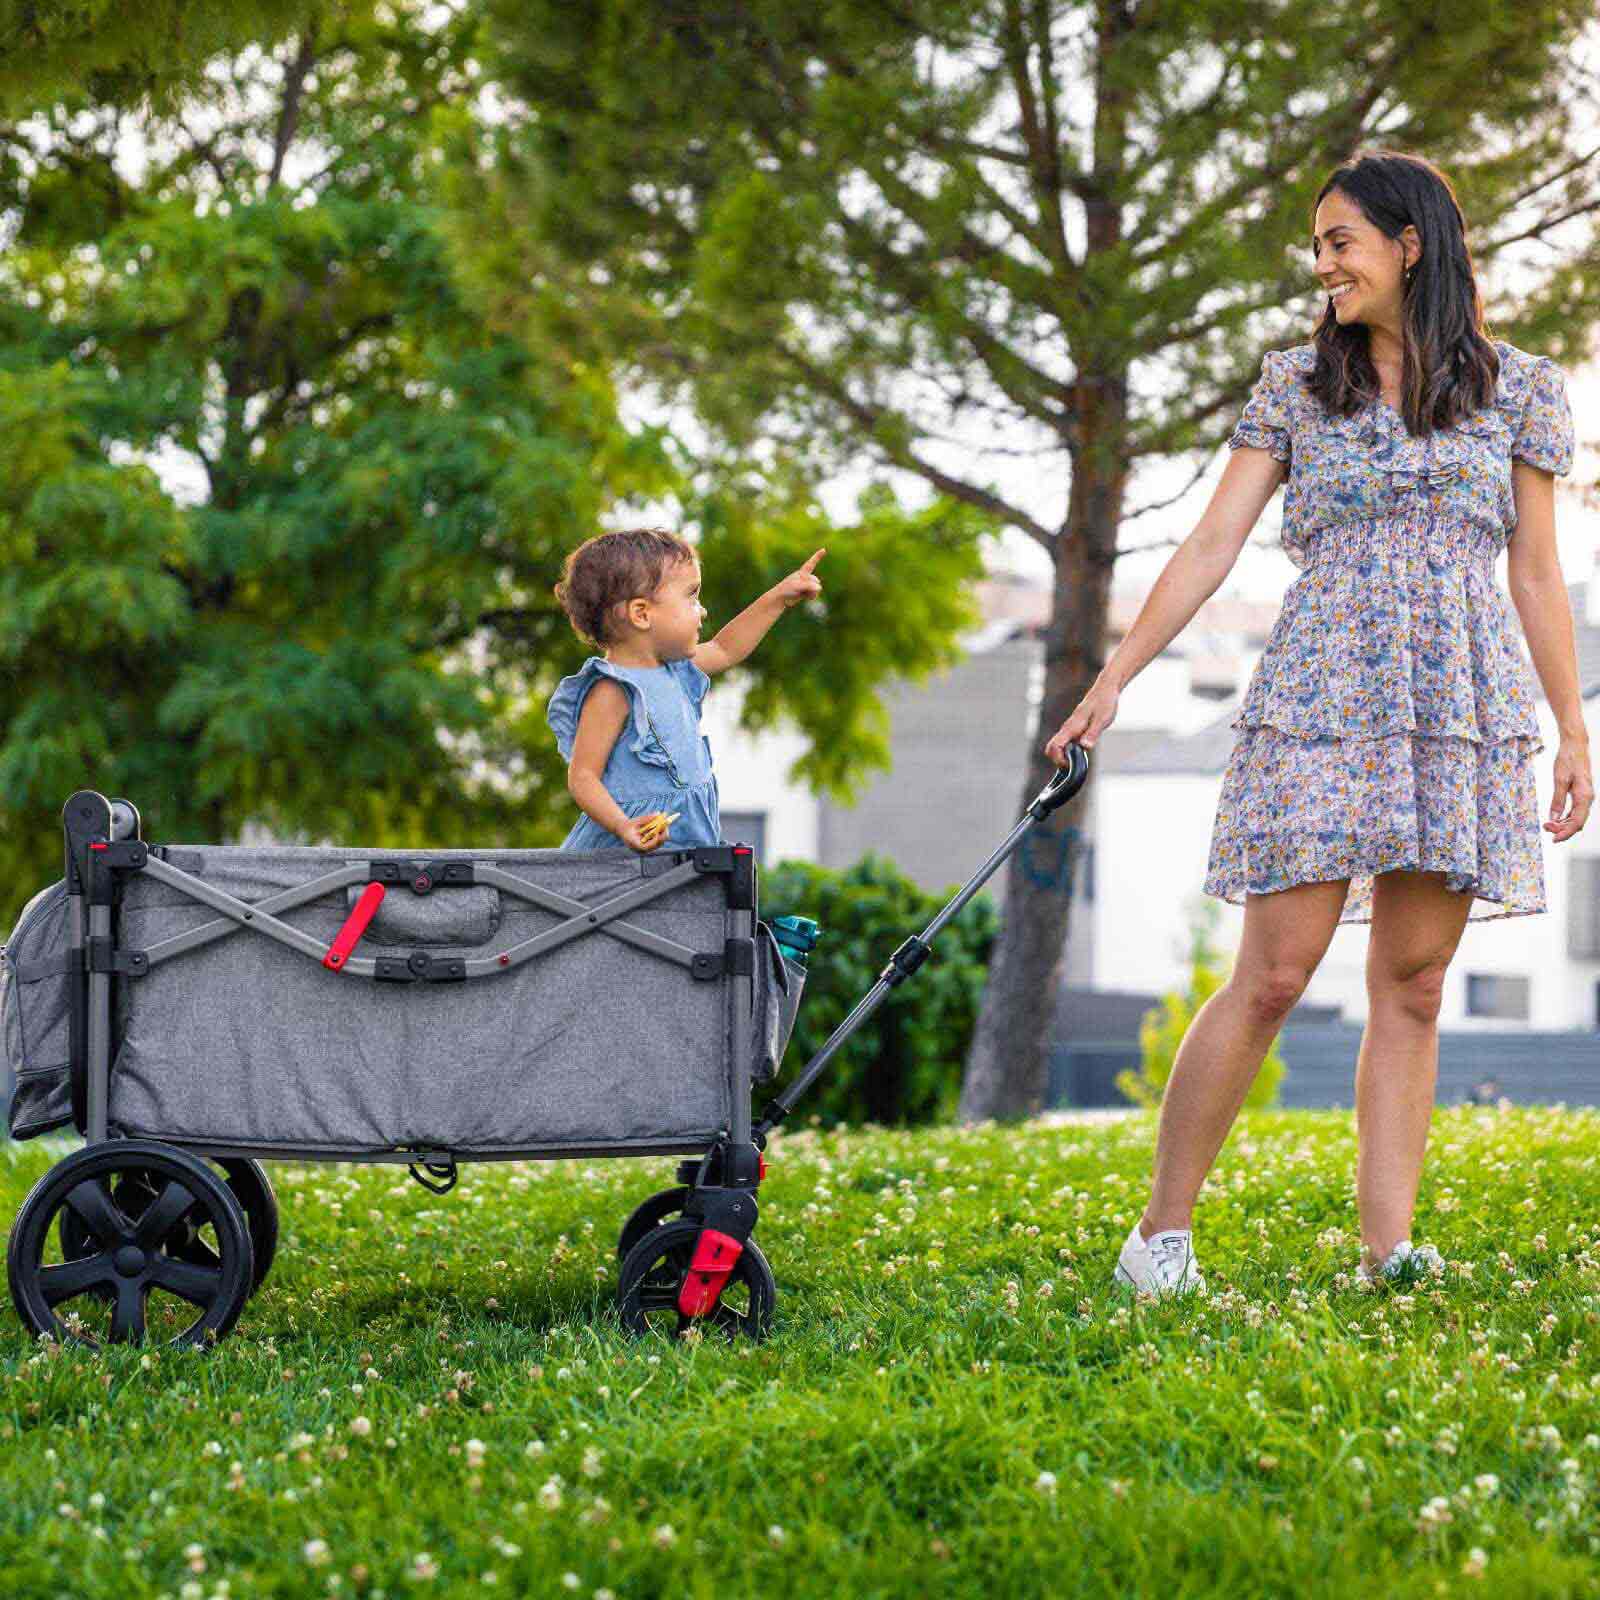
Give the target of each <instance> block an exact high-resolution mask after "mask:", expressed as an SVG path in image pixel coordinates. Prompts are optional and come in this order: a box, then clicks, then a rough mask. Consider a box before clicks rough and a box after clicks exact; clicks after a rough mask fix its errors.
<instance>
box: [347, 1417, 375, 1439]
mask: <svg viewBox="0 0 1600 1600" xmlns="http://www.w3.org/2000/svg"><path fill="white" fill-rule="evenodd" d="M350 1431H351V1433H353V1434H354V1435H355V1436H356V1437H357V1438H358V1439H365V1438H366V1437H367V1435H368V1434H369V1433H371V1432H372V1419H371V1418H370V1417H352V1418H351V1419H350Z"/></svg>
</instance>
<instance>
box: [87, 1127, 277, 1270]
mask: <svg viewBox="0 0 1600 1600" xmlns="http://www.w3.org/2000/svg"><path fill="white" fill-rule="evenodd" d="M210 1160H211V1162H212V1164H213V1165H214V1166H218V1167H221V1168H222V1172H223V1176H224V1177H225V1178H226V1180H227V1184H228V1187H229V1188H230V1189H231V1190H232V1191H233V1197H234V1199H235V1200H237V1201H238V1202H239V1206H240V1209H241V1210H243V1212H244V1215H245V1221H246V1222H247V1223H248V1224H249V1227H250V1245H251V1251H252V1254H253V1255H254V1258H255V1270H254V1272H253V1274H252V1276H251V1280H250V1293H251V1294H254V1293H255V1292H256V1290H257V1289H259V1288H260V1287H261V1285H262V1283H263V1282H264V1281H265V1279H266V1276H267V1273H268V1271H269V1270H270V1269H271V1267H272V1259H273V1257H274V1256H275V1255H276V1254H277V1251H278V1200H277V1196H276V1195H274V1194H273V1192H272V1183H271V1180H270V1179H269V1178H268V1177H267V1174H266V1171H265V1169H264V1168H263V1167H262V1165H261V1163H260V1162H259V1161H251V1160H249V1159H248V1158H247V1157H243V1156H213V1157H211V1158H210ZM161 1181H162V1180H161V1179H160V1177H159V1175H158V1174H154V1173H150V1172H146V1171H145V1170H144V1169H143V1168H140V1167H129V1168H128V1169H127V1170H125V1171H123V1172H120V1173H119V1174H118V1175H117V1177H116V1179H115V1180H114V1181H113V1183H112V1185H111V1200H112V1203H113V1204H114V1205H116V1206H117V1207H118V1208H119V1209H120V1210H121V1211H122V1212H123V1214H124V1215H126V1216H129V1217H136V1216H138V1215H140V1214H141V1213H142V1212H143V1211H144V1209H145V1208H146V1207H147V1206H148V1205H149V1204H150V1202H151V1201H152V1200H153V1199H155V1197H156V1195H157V1193H158V1192H159V1190H160V1185H161ZM202 1226H203V1223H201V1222H200V1221H198V1220H197V1214H196V1213H194V1212H190V1213H189V1214H188V1215H186V1216H184V1217H182V1218H180V1219H179V1220H178V1222H177V1223H176V1224H175V1226H174V1227H173V1229H172V1231H171V1232H170V1233H169V1234H168V1235H167V1237H166V1238H165V1239H164V1240H162V1243H161V1247H162V1249H164V1250H165V1251H166V1252H167V1254H168V1255H170V1256H176V1257H177V1258H178V1259H179V1260H180V1261H187V1262H189V1263H191V1264H192V1265H194V1266H197V1267H206V1268H210V1269H213V1270H214V1269H215V1268H216V1267H217V1265H218V1259H217V1252H216V1251H215V1250H213V1249H212V1248H211V1246H210V1245H209V1244H208V1243H207V1242H206V1241H205V1239H203V1238H202V1237H201V1236H200V1229H201V1227H202ZM57 1231H58V1232H59V1233H60V1235H61V1254H62V1256H63V1257H64V1258H65V1259H66V1260H68V1261H78V1260H81V1259H82V1258H83V1257H84V1256H89V1255H93V1254H94V1253H95V1243H94V1239H93V1236H92V1235H91V1234H90V1232H89V1230H88V1227H87V1226H86V1225H85V1223H84V1221H83V1219H82V1218H81V1217H80V1216H79V1215H78V1213H77V1212H76V1211H74V1210H73V1209H72V1208H71V1207H70V1206H65V1207H63V1208H62V1211H61V1220H60V1222H59V1223H58V1224H57ZM95 1292H96V1293H98V1294H99V1295H101V1296H102V1297H104V1298H109V1296H110V1294H111V1289H110V1287H109V1286H108V1285H104V1284H102V1285H101V1286H100V1287H99V1289H97V1290H96V1291H95Z"/></svg>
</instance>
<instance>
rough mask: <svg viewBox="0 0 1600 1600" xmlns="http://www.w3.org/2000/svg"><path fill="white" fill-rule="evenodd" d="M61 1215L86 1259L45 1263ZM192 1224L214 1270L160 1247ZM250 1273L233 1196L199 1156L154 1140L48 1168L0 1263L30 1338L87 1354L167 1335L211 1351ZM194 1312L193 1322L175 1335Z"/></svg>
mask: <svg viewBox="0 0 1600 1600" xmlns="http://www.w3.org/2000/svg"><path fill="white" fill-rule="evenodd" d="M130 1179H132V1180H133V1182H132V1183H131V1184H130V1183H129V1180H130ZM147 1185H148V1191H147ZM150 1191H153V1192H150ZM119 1195H122V1196H124V1197H126V1198H128V1200H129V1203H130V1204H134V1205H136V1206H137V1210H136V1213H134V1214H130V1212H129V1211H127V1210H125V1209H124V1208H123V1206H122V1205H121V1204H119V1203H118V1198H117V1197H118V1196H119ZM141 1196H142V1197H143V1203H142V1204H139V1203H138V1202H139V1201H140V1199H141ZM63 1211H71V1212H73V1213H74V1214H75V1215H76V1217H77V1219H78V1221H79V1222H81V1224H82V1227H83V1234H82V1236H81V1237H82V1238H84V1239H85V1240H87V1242H88V1247H89V1249H90V1251H91V1253H89V1254H86V1255H82V1256H68V1255H65V1254H62V1255H61V1259H60V1260H52V1259H50V1255H51V1253H52V1235H53V1234H58V1233H59V1231H60V1230H59V1229H58V1228H57V1226H56V1224H57V1219H58V1217H59V1216H60V1215H61V1213H62V1212H63ZM191 1221H192V1223H193V1228H194V1237H196V1238H199V1239H201V1240H203V1241H204V1242H205V1243H206V1245H207V1248H208V1251H209V1253H210V1255H211V1256H212V1257H214V1258H215V1264H214V1265H208V1264H203V1263H200V1262H195V1261H190V1260H186V1259H184V1257H183V1256H182V1255H179V1254H176V1253H174V1252H173V1251H171V1250H169V1249H168V1248H167V1245H168V1241H169V1240H171V1239H172V1238H173V1236H174V1235H175V1234H176V1235H177V1236H178V1238H179V1239H180V1241H181V1240H183V1239H185V1238H186V1237H188V1235H187V1233H186V1231H185V1227H184V1225H185V1224H187V1223H189V1222H191ZM68 1232H69V1236H70V1234H71V1230H68ZM208 1234H209V1237H207V1235H208ZM55 1253H59V1251H57V1252H55ZM253 1266H254V1252H253V1250H252V1247H251V1244H250V1229H249V1225H248V1224H247V1222H246V1221H245V1215H244V1211H243V1209H242V1208H241V1206H240V1205H239V1202H238V1201H237V1200H236V1199H235V1198H234V1195H233V1191H232V1190H231V1189H229V1187H228V1186H227V1184H226V1183H224V1182H223V1180H222V1179H221V1178H219V1177H218V1176H217V1175H216V1173H214V1172H213V1171H212V1170H211V1168H210V1167H208V1166H207V1165H206V1164H205V1163H204V1162H203V1161H201V1160H200V1158H199V1157H198V1156H193V1155H190V1154H189V1153H188V1152H187V1151H185V1150H177V1149H174V1148H173V1147H172V1146H171V1145H163V1144H158V1143H157V1142H156V1141H155V1140H153V1139H118V1140H113V1141H111V1142H109V1143H105V1144H96V1145H89V1146H87V1147H86V1148H84V1149H82V1150H74V1151H73V1152H72V1153H71V1154H70V1155H68V1156H66V1157H65V1158H63V1159H62V1160H61V1161H58V1162H57V1163H56V1164H55V1166H53V1167H52V1168H51V1169H50V1170H49V1171H48V1172H47V1173H45V1175H44V1176H43V1177H42V1178H41V1179H40V1180H39V1181H38V1182H37V1183H36V1184H35V1185H34V1186H33V1188H32V1190H31V1191H30V1192H29V1194H28V1197H27V1199H26V1200H24V1201H23V1202H22V1209H21V1210H20V1211H18V1212H17V1216H16V1220H15V1221H14V1222H13V1223H12V1225H11V1240H10V1245H9V1249H8V1252H7V1263H6V1269H7V1276H8V1277H9V1279H10V1283H11V1298H12V1300H13V1301H14V1302H15V1304H16V1308H17V1314H18V1315H19V1316H20V1317H21V1318H22V1320H23V1323H24V1324H25V1325H26V1326H27V1327H28V1329H29V1330H30V1332H32V1333H34V1334H47V1335H49V1336H50V1337H51V1338H55V1339H62V1340H66V1339H73V1340H76V1341H77V1342H79V1343H82V1344H87V1345H90V1346H91V1347H98V1346H99V1345H100V1344H101V1342H102V1341H104V1340H109V1341H110V1342H111V1343H113V1344H118V1343H136V1342H138V1341H141V1340H143V1339H144V1337H145V1335H146V1333H147V1332H150V1333H153V1334H155V1335H158V1336H159V1335H164V1334H165V1333H166V1330H167V1328H168V1327H169V1326H171V1327H172V1328H173V1329H174V1330H175V1331H174V1332H173V1334H172V1336H171V1337H170V1338H169V1339H168V1341H167V1342H168V1343H171V1344H174V1345H185V1344H192V1345H202V1346H203V1345H209V1344H210V1343H212V1342H213V1341H214V1340H216V1339H220V1338H221V1337H222V1335H223V1334H225V1333H226V1332H227V1331H228V1330H229V1329H230V1328H231V1327H232V1326H233V1325H234V1323H235V1322H237V1321H238V1319H239V1313H240V1312H241V1311H242V1310H243V1309H244V1303H245V1300H246V1299H247V1298H248V1296H249V1293H250V1280H251V1273H252V1269H253ZM195 1308H198V1310H199V1315H198V1316H196V1317H194V1318H193V1320H192V1321H190V1322H188V1324H187V1325H185V1323H184V1318H185V1316H186V1315H187V1314H188V1313H189V1312H190V1311H191V1310H193V1309H195Z"/></svg>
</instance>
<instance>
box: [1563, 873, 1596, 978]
mask: <svg viewBox="0 0 1600 1600" xmlns="http://www.w3.org/2000/svg"><path fill="white" fill-rule="evenodd" d="M1567 954H1568V956H1570V957H1571V958H1572V959H1573V960H1574V961H1600V856H1569V857H1568V858H1567Z"/></svg>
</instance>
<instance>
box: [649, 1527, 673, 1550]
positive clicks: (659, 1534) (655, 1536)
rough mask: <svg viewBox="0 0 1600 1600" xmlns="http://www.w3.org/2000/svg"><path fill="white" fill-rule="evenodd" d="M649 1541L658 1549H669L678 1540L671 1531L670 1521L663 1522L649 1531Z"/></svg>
mask: <svg viewBox="0 0 1600 1600" xmlns="http://www.w3.org/2000/svg"><path fill="white" fill-rule="evenodd" d="M650 1542H651V1544H653V1545H654V1546H655V1547H656V1549H658V1550H670V1549H671V1548H672V1547H673V1545H675V1544H676V1543H677V1542H678V1536H677V1534H676V1533H674V1532H673V1529H672V1524H671V1523H670V1522H663V1523H662V1524H661V1526H660V1527H659V1528H656V1529H655V1530H654V1531H653V1532H652V1533H651V1535H650Z"/></svg>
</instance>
